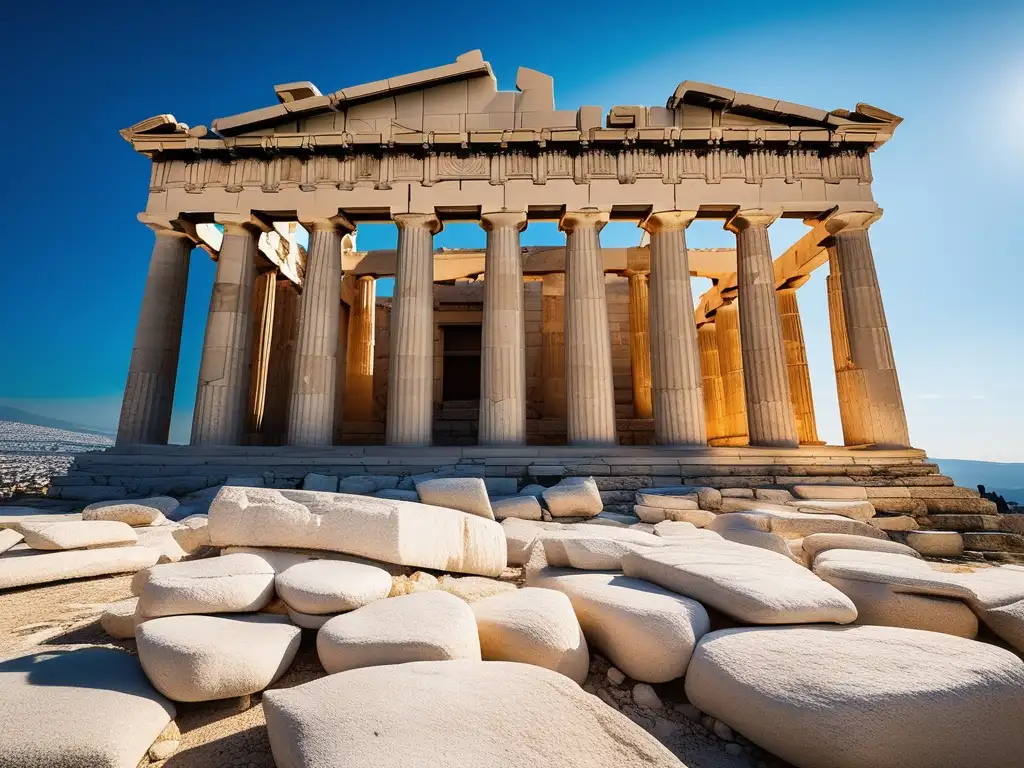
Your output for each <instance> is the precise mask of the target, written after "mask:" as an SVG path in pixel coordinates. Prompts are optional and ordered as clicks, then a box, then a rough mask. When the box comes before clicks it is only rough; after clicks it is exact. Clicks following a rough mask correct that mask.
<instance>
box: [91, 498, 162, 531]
mask: <svg viewBox="0 0 1024 768" xmlns="http://www.w3.org/2000/svg"><path fill="white" fill-rule="evenodd" d="M177 508H178V501H177V499H172V498H171V497H170V496H152V497H150V498H148V499H132V500H129V501H99V502H96V503H95V504H90V505H89V506H87V507H86V508H85V509H83V510H82V520H116V521H118V522H122V523H127V524H128V525H131V526H140V525H158V524H160V523H162V522H163V521H164V519H165V518H166V516H168V515H171V514H173V513H174V510H176V509H177Z"/></svg>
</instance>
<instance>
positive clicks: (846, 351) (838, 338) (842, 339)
mask: <svg viewBox="0 0 1024 768" xmlns="http://www.w3.org/2000/svg"><path fill="white" fill-rule="evenodd" d="M828 271H829V274H828V276H827V277H826V278H825V290H826V292H827V295H828V325H829V331H830V332H831V336H832V360H833V364H834V365H835V372H836V395H837V397H838V399H839V421H840V422H841V423H842V425H843V444H844V445H856V444H857V442H856V441H857V439H858V437H859V436H860V435H862V434H863V433H864V429H863V427H862V426H861V424H860V419H861V414H860V411H859V410H858V404H859V400H858V398H857V397H856V387H857V382H856V380H855V375H856V372H855V371H854V370H853V363H852V362H851V361H850V340H849V339H847V338H846V314H845V313H844V312H843V285H842V276H841V273H840V271H839V257H838V256H837V255H836V249H835V246H830V247H829V249H828Z"/></svg>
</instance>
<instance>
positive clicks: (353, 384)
mask: <svg viewBox="0 0 1024 768" xmlns="http://www.w3.org/2000/svg"><path fill="white" fill-rule="evenodd" d="M355 288H356V290H355V299H354V300H353V303H352V308H351V311H350V312H349V319H348V350H347V354H348V365H347V366H346V369H345V419H346V421H373V354H374V335H375V323H376V318H377V312H376V309H377V279H376V278H375V277H373V276H372V275H362V276H361V277H359V279H357V280H356V285H355Z"/></svg>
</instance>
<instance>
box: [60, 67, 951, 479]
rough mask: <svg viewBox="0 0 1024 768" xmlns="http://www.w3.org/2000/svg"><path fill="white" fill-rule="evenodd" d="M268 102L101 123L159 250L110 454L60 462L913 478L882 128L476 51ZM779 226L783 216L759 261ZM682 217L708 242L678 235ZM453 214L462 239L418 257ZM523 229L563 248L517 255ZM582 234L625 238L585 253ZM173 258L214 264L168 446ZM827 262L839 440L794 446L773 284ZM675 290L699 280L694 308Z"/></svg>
mask: <svg viewBox="0 0 1024 768" xmlns="http://www.w3.org/2000/svg"><path fill="white" fill-rule="evenodd" d="M274 90H275V92H276V95H277V103H276V104H273V105H272V106H266V107H262V108H259V109H255V110H253V111H251V112H245V113H243V114H239V115H233V116H230V117H222V118H218V119H215V120H213V122H212V124H211V127H210V128H207V127H205V126H198V127H194V128H190V127H189V126H187V125H184V124H182V123H179V122H178V121H177V120H176V119H175V118H174V117H173V116H172V115H169V114H165V115H159V116H156V117H152V118H149V119H147V120H144V121H142V122H140V123H138V124H136V125H134V126H132V127H131V128H127V129H125V130H123V131H122V132H121V134H122V136H123V137H124V139H125V140H126V141H128V142H129V143H130V144H131V145H132V148H133V149H134V150H135V151H136V152H138V153H140V154H142V155H145V156H146V157H148V158H149V159H150V160H151V176H150V182H149V196H148V200H147V202H146V205H145V210H144V211H143V212H142V213H140V214H139V216H138V218H139V220H140V221H141V222H142V223H143V224H144V225H146V226H148V227H150V228H151V229H152V230H153V233H154V241H155V244H154V248H153V252H152V256H151V260H150V269H149V277H148V279H147V283H146V287H145V293H144V298H143V303H142V309H141V315H140V319H139V324H138V330H137V334H136V339H135V346H134V349H133V352H132V357H131V364H130V369H129V373H128V381H127V385H126V387H125V396H124V405H123V409H122V413H121V421H120V427H119V430H118V437H117V447H116V448H115V449H113V450H111V451H110V452H108V453H106V454H102V455H98V456H96V457H93V458H91V459H87V460H85V461H86V464H87V465H86V464H82V465H81V466H80V467H79V468H78V470H77V471H79V472H80V473H81V474H80V475H79V476H78V477H79V479H81V478H82V477H85V476H91V477H92V478H93V479H94V480H95V479H96V478H97V477H100V478H102V477H106V478H108V481H109V482H110V483H112V484H115V485H120V486H121V487H123V488H125V489H127V490H133V489H135V488H134V487H129V486H131V485H132V481H131V480H125V479H124V478H136V480H137V483H136V485H137V486H138V489H143V488H145V489H146V490H148V491H156V490H160V489H161V488H162V485H161V483H160V482H158V481H156V480H153V477H155V476H156V475H162V476H166V477H175V478H179V479H180V478H186V477H190V476H192V475H194V474H199V475H202V476H203V479H204V480H212V481H216V480H218V479H219V480H220V481H221V482H222V481H223V479H224V477H225V476H231V475H233V474H234V475H238V474H243V475H259V474H260V473H264V472H266V473H267V476H268V480H267V482H275V481H277V480H279V479H280V477H284V476H286V475H287V476H288V477H292V476H298V477H301V475H302V473H303V472H304V471H310V469H311V468H315V467H320V466H326V467H328V468H329V469H330V471H332V472H334V473H335V474H341V475H344V474H359V473H361V472H373V471H380V470H381V468H382V467H383V468H387V467H391V468H392V469H395V468H396V467H397V468H401V469H402V470H404V471H413V470H415V469H416V468H417V467H427V468H437V467H441V466H448V467H455V468H456V469H457V471H466V472H471V473H478V474H488V475H508V476H520V477H526V476H538V477H539V476H551V475H559V474H574V473H578V472H586V473H588V474H595V473H596V474H611V475H629V476H631V477H649V478H654V479H657V480H658V481H665V480H670V479H671V480H674V481H675V482H679V481H680V480H687V479H691V480H692V479H694V478H704V479H707V478H714V477H721V476H737V475H740V476H742V475H750V476H756V477H758V478H768V481H769V482H771V479H772V478H774V479H778V478H780V477H786V478H792V477H804V476H821V475H828V474H835V475H841V476H848V477H856V476H862V475H865V474H873V475H878V476H881V475H890V476H892V477H898V476H902V475H903V474H906V475H915V476H924V475H929V474H935V473H937V469H936V467H935V466H934V465H932V464H929V463H927V460H926V458H925V454H924V453H923V452H922V451H920V450H917V449H914V448H912V447H911V444H910V438H909V436H908V432H907V423H906V416H905V414H904V407H903V401H902V398H901V395H900V387H899V381H898V377H897V372H896V366H895V363H894V360H893V354H892V347H891V344H890V339H889V331H888V328H887V325H886V319H885V311H884V308H883V305H882V292H881V288H880V286H879V284H878V278H877V274H876V270H875V265H874V257H873V254H872V249H871V243H870V234H869V232H870V227H871V224H872V223H873V222H874V221H876V220H877V219H878V218H879V216H880V215H881V213H882V212H881V209H880V208H879V207H878V205H877V204H876V202H875V201H874V199H873V196H872V186H871V185H872V172H871V153H872V152H874V151H875V150H877V149H879V148H880V147H881V146H882V145H883V144H885V142H886V141H888V140H889V138H890V137H891V136H892V135H893V133H894V131H895V130H896V128H897V126H898V125H899V124H900V122H901V119H900V118H899V117H897V116H895V115H893V114H890V113H888V112H886V111H884V110H882V109H878V108H876V107H872V106H869V105H866V104H858V105H857V106H856V107H855V108H853V109H849V110H847V109H834V110H831V111H824V110H821V109H816V108H812V107H806V106H802V105H799V104H792V103H788V102H785V101H779V100H777V99H770V98H764V97H761V96H753V95H750V94H745V93H739V92H736V91H733V90H730V89H728V88H722V87H719V86H713V85H707V84H703V83H696V82H690V81H684V82H682V83H680V84H679V86H678V87H677V88H676V89H675V90H674V91H673V92H672V93H671V94H668V96H667V99H666V102H665V105H664V106H614V107H611V108H610V109H609V110H607V111H605V110H604V109H602V108H601V107H596V106H581V107H578V108H576V109H571V110H558V109H555V100H554V84H553V80H552V78H551V77H549V76H547V75H544V74H542V73H540V72H536V71H533V70H530V69H525V68H522V69H520V70H519V73H518V75H517V78H516V91H514V92H513V91H508V92H506V91H499V90H498V89H497V84H496V80H495V77H494V75H493V73H492V71H491V68H490V65H489V64H488V63H487V62H486V61H484V60H483V58H482V56H481V54H480V52H479V51H472V52H470V53H466V54H464V55H462V56H459V57H458V58H457V59H456V60H455V62H453V63H451V64H446V65H443V66H439V67H436V68H434V69H429V70H425V71H422V72H414V73H412V74H407V75H401V76H398V77H392V78H388V79H386V80H380V81H377V82H373V83H366V84H363V85H357V86H354V87H346V88H343V89H341V90H338V91H334V92H332V93H327V94H324V93H321V91H320V90H319V89H318V88H317V87H316V86H315V85H313V84H312V83H310V82H297V83H289V84H285V85H279V86H276V87H275V89H274ZM780 217H788V218H799V219H800V220H802V221H803V222H805V223H806V224H807V225H808V231H807V233H806V234H805V235H804V236H803V237H802V238H800V239H799V240H798V241H797V242H795V243H793V244H792V245H791V246H790V247H789V248H788V250H786V251H785V253H784V254H783V255H782V256H781V257H779V258H778V259H774V260H773V259H772V255H771V254H772V252H771V248H770V244H769V239H770V237H771V234H772V226H771V225H772V223H773V222H775V221H776V220H777V219H779V218H780ZM695 219H716V220H719V221H721V222H722V223H723V226H724V227H725V228H726V229H727V230H729V231H730V232H732V233H734V234H735V239H736V241H735V249H715V250H691V249H688V248H687V244H686V232H687V227H688V226H689V225H690V223H691V222H692V221H694V220H695ZM387 221H391V222H393V223H394V224H395V226H396V227H397V229H398V245H397V249H396V250H394V251H360V250H358V245H357V244H358V229H359V225H360V224H363V223H366V222H387ZM454 221H460V222H464V221H475V222H478V223H479V225H480V226H481V227H482V228H483V229H484V230H485V232H486V248H485V249H484V250H482V251H480V250H476V251H460V250H443V249H441V250H435V248H434V244H433V241H434V236H435V235H436V234H437V233H438V232H440V231H441V230H442V228H443V227H444V226H445V224H446V223H447V222H454ZM534 221H557V222H558V224H559V228H560V230H561V231H562V232H564V234H565V241H564V243H559V244H554V245H552V247H549V248H535V247H530V248H524V247H521V245H520V233H521V232H522V231H523V230H524V229H525V228H526V227H528V226H529V224H530V223H531V222H534ZM609 221H628V222H635V223H636V224H637V225H638V226H639V227H640V228H641V230H642V233H640V234H641V235H642V240H639V242H640V245H638V246H637V247H633V248H605V247H602V244H601V230H602V228H603V227H604V226H605V224H606V223H608V222H609ZM299 226H301V227H302V228H304V229H305V230H306V231H307V232H308V233H309V240H308V249H307V248H302V247H301V246H299V245H298V244H297V242H296V233H297V231H298V227H299ZM197 248H200V249H203V250H204V251H205V252H206V253H208V254H209V256H211V257H212V258H214V259H215V260H216V262H217V270H216V278H215V284H214V288H213V296H212V299H211V302H210V311H209V316H208V321H207V326H206V335H205V339H204V344H203V353H202V364H201V369H200V373H199V381H198V383H197V393H196V405H195V415H194V421H193V428H192V438H191V443H192V444H191V446H189V447H185V448H182V447H174V446H166V445H165V444H166V442H167V437H168V430H169V425H170V417H171V409H172V404H173V399H174V383H175V375H176V371H177V363H178V349H179V344H180V337H181V329H182V315H183V309H184V302H185V292H186V284H187V274H188V267H189V260H190V258H191V256H192V254H193V253H194V252H198V251H197V250H196V249H197ZM826 265H827V268H828V270H829V277H828V302H829V309H830V315H831V331H832V343H833V350H834V357H835V370H836V379H837V382H838V389H839V392H838V397H839V403H840V410H841V416H842V426H843V434H844V442H845V445H844V446H825V445H823V444H822V443H821V442H820V441H819V439H818V434H817V430H816V426H815V416H814V404H813V398H812V396H811V388H810V378H809V375H808V370H807V360H806V355H805V351H804V343H803V333H802V330H801V322H800V312H799V307H798V302H797V292H798V289H799V288H800V286H801V285H803V284H804V283H805V282H806V280H807V279H808V276H809V275H810V273H811V272H812V271H813V270H814V269H817V268H819V267H826ZM390 276H393V277H394V278H395V285H394V293H393V296H392V297H390V298H387V299H384V298H379V297H377V295H376V287H375V284H376V280H377V279H379V278H381V277H390ZM693 276H702V277H707V278H711V280H712V283H713V287H712V288H711V290H709V291H708V292H707V293H706V294H705V295H704V296H703V297H701V299H700V301H699V302H698V303H697V304H696V306H695V305H694V301H693V298H692V294H691V287H690V281H691V277H693ZM168 462H170V463H171V467H172V468H170V469H168V468H167V467H168ZM598 465H600V466H599V467H598ZM141 466H151V467H156V466H160V467H162V468H163V469H162V471H161V472H160V473H155V474H154V473H153V472H148V474H147V470H144V469H139V467H141ZM174 467H177V468H178V469H175V468H174ZM595 467H598V468H597V469H595ZM602 468H603V469H602ZM604 469H607V470H608V471H604ZM626 469H628V472H627V471H626ZM288 472H291V475H288ZM275 473H276V474H275ZM72 475H73V476H74V472H73V473H72ZM147 477H148V478H149V480H146V479H145V478H147ZM109 478H120V480H117V479H114V480H110V479H109ZM67 482H68V483H69V484H71V485H74V483H76V482H78V481H76V480H75V479H74V478H72V479H71V480H68V481H67ZM289 482H290V480H289ZM196 484H197V485H198V481H197V483H196ZM164 485H167V484H166V483H165V484H164ZM171 485H173V483H172V484H171ZM179 485H180V486H181V487H185V486H188V485H189V484H188V483H187V482H183V483H181V484H179ZM175 487H178V486H175ZM164 490H167V489H164ZM179 490H180V488H179Z"/></svg>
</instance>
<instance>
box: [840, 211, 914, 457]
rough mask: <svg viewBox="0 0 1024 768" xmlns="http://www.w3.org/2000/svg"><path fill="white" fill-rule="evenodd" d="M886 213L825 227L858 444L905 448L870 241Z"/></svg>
mask: <svg viewBox="0 0 1024 768" xmlns="http://www.w3.org/2000/svg"><path fill="white" fill-rule="evenodd" d="M880 215H881V212H875V213H859V212H858V213H840V214H835V215H833V216H832V217H831V218H829V219H828V221H827V222H826V223H825V226H826V228H827V229H828V231H829V233H831V234H832V235H833V237H834V239H835V250H836V256H837V258H838V262H839V271H840V274H841V276H842V277H841V279H840V283H841V290H842V295H843V311H844V314H845V320H846V335H847V340H848V343H849V350H850V362H851V364H852V366H853V369H854V371H855V373H854V375H853V377H852V378H853V379H854V381H855V382H856V388H855V395H854V396H855V397H857V398H858V400H859V408H858V410H859V411H860V413H861V418H860V419H859V422H860V427H861V428H862V429H863V434H860V435H856V436H855V438H856V439H855V440H854V442H855V443H870V444H874V445H876V446H879V447H886V448H903V447H909V446H910V435H909V433H908V430H907V416H906V413H905V412H904V409H903V396H902V394H901V392H900V383H899V377H898V376H897V374H896V362H895V360H894V359H893V354H892V341H891V340H890V338H889V325H888V323H887V322H886V319H885V308H884V307H883V305H882V291H881V288H880V287H879V285H878V274H877V273H876V271H875V259H874V255H873V254H872V252H871V241H870V239H869V238H868V227H869V226H870V225H871V224H872V223H873V222H874V221H875V220H877V219H878V217H879V216H880Z"/></svg>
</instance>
